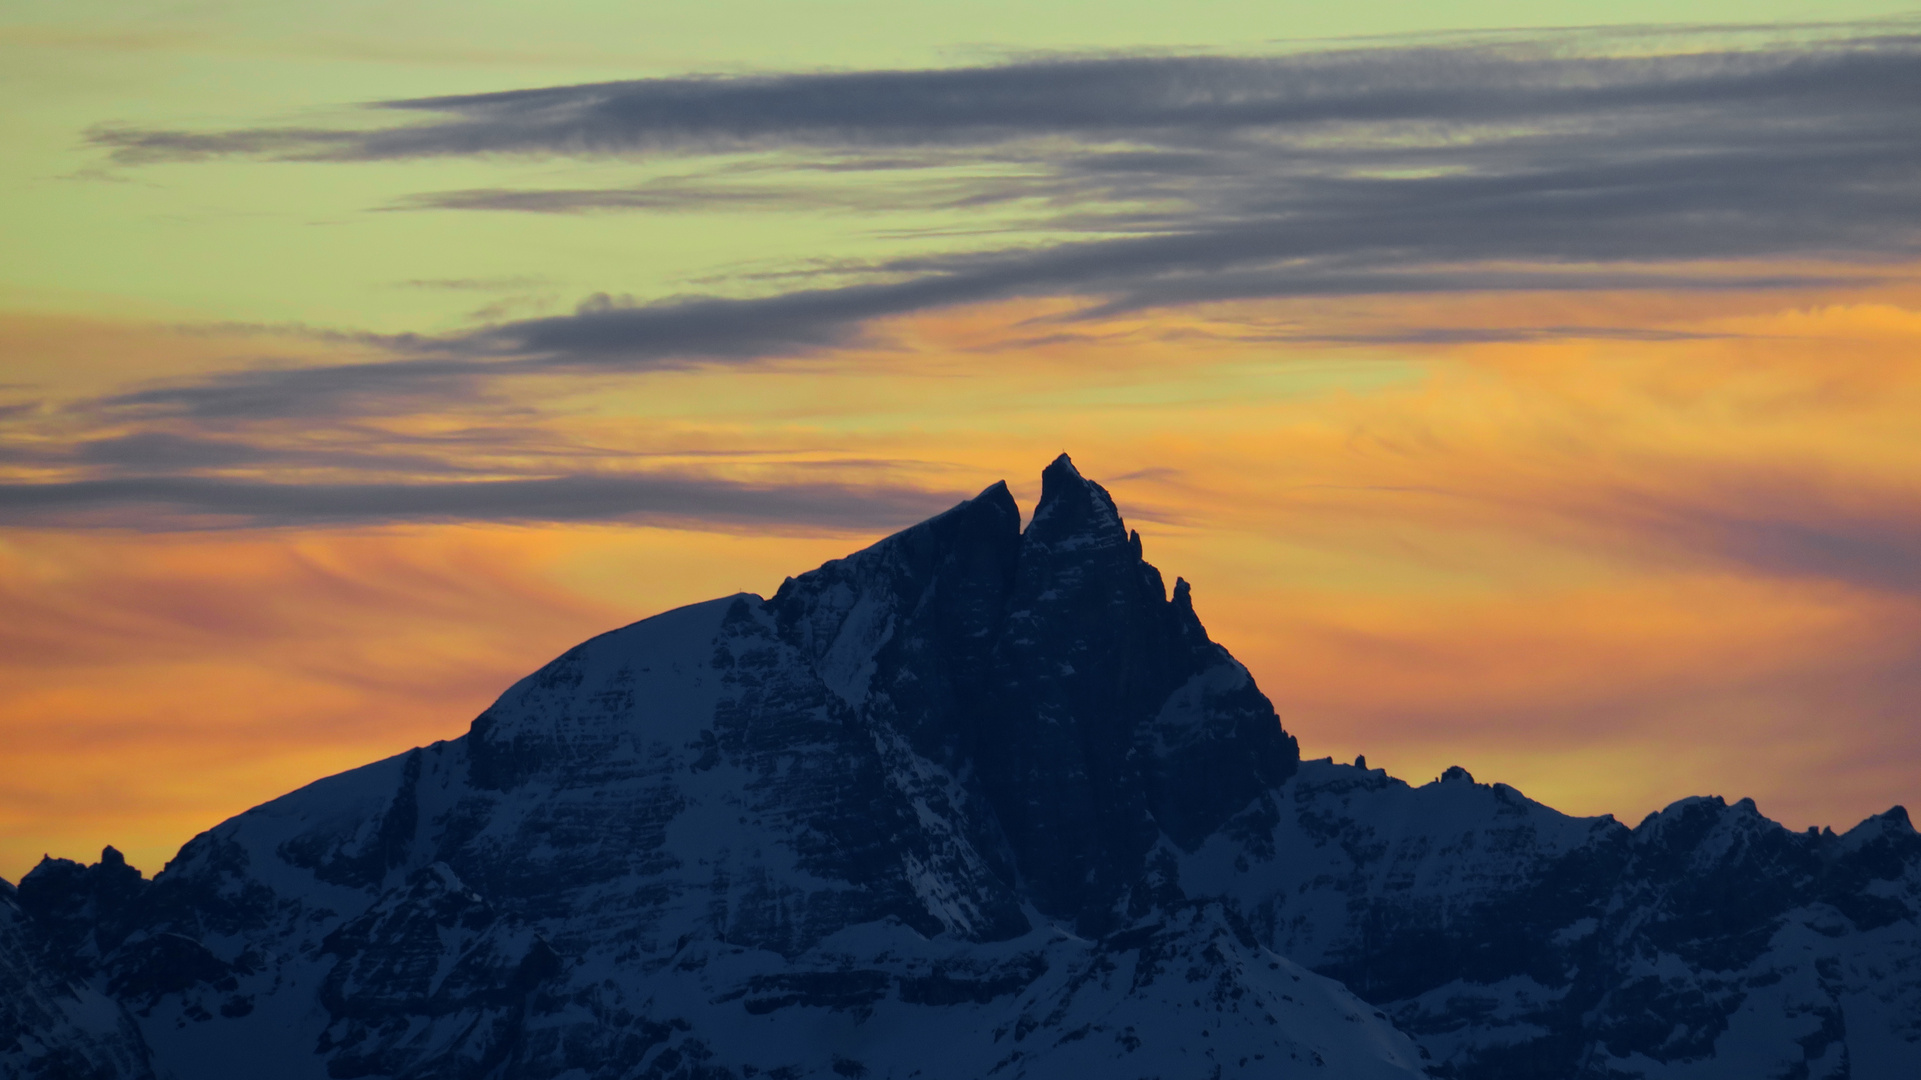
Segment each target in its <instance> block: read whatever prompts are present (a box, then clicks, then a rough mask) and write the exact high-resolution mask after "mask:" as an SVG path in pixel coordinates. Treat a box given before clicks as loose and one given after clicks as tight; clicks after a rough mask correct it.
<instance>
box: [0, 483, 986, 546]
mask: <svg viewBox="0 0 1921 1080" xmlns="http://www.w3.org/2000/svg"><path fill="white" fill-rule="evenodd" d="M955 499H956V497H955V496H948V495H941V494H937V493H932V492H927V491H920V490H914V489H909V488H894V487H886V486H860V487H855V486H847V485H839V484H823V483H797V484H784V485H782V484H766V485H757V484H746V483H739V482H733V481H727V480H718V479H710V478H702V477H693V476H672V475H646V476H642V475H578V476H560V477H546V478H533V479H509V480H462V481H448V482H437V483H435V482H429V483H418V482H414V483H275V482H267V481H254V480H233V479H225V478H217V477H201V476H156V477H130V478H116V479H101V480H80V481H72V482H67V483H37V484H0V525H8V526H14V527H60V528H73V527H82V528H84V527H88V526H102V527H114V528H139V529H144V530H149V531H165V530H170V529H205V528H238V527H252V528H259V527H276V526H316V525H386V524H399V523H409V522H448V521H476V520H480V521H504V522H528V523H533V522H595V521H606V522H613V521H619V522H629V523H642V524H661V525H679V526H683V527H693V528H714V529H731V528H743V527H751V528H755V529H760V530H766V529H770V528H773V529H781V528H791V529H804V530H821V531H829V532H872V531H877V530H885V529H889V528H895V527H899V526H903V525H906V524H910V523H912V522H913V521H915V520H918V519H920V518H922V517H926V516H927V515H929V514H931V513H934V512H937V511H939V510H941V509H944V508H946V507H947V506H950V505H952V504H953V502H954V501H955Z"/></svg>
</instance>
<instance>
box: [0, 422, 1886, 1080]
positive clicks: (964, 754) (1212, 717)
mask: <svg viewBox="0 0 1921 1080" xmlns="http://www.w3.org/2000/svg"><path fill="white" fill-rule="evenodd" d="M1043 485H1044V486H1043V493H1042V496H1041V500H1040V503H1039V505H1038V506H1037V507H1036V508H1035V512H1034V515H1033V518H1032V520H1031V521H1030V522H1029V524H1028V526H1027V527H1026V529H1025V530H1023V529H1022V528H1021V526H1020V515H1019V511H1018V508H1017V507H1016V506H1015V504H1014V502H1013V499H1012V498H1011V496H1009V494H1008V492H1007V489H1006V488H1005V487H1004V486H1002V485H996V486H994V487H992V488H989V489H988V490H987V491H985V492H983V493H982V494H981V495H980V496H978V497H977V498H975V499H972V500H969V501H967V502H965V503H962V504H961V505H959V506H957V507H955V508H954V509H953V510H951V511H949V512H947V513H945V514H942V515H940V516H938V517H936V518H933V519H931V520H929V521H927V522H923V523H922V524H920V525H917V526H915V527H913V528H911V529H908V530H906V531H904V532H902V533H899V534H897V535H895V536H892V537H889V538H888V539H886V540H884V541H881V542H880V543H878V544H876V545H874V546H873V547H871V548H868V549H867V550H865V551H862V552H859V553H858V554H855V555H852V556H850V557H848V558H846V559H841V560H837V561H834V562H830V563H828V564H827V565H825V566H823V567H821V568H820V569H818V570H815V571H813V572H811V573H808V574H805V575H802V576H801V577H798V578H794V579H790V580H789V581H788V582H786V583H785V584H784V585H783V586H782V587H781V589H780V590H779V591H778V592H777V593H775V595H774V596H773V597H772V598H769V599H762V598H760V597H758V596H752V595H746V594H743V595H739V596H732V597H726V598H722V599H719V600H715V601H711V602H708V603H704V604H697V605H694V606H692V607H687V608H682V609H679V610H677V611H672V612H668V613H666V614H663V615H660V616H657V617H655V618H652V619H648V620H645V621H643V622H640V623H636V624H634V625H632V626H629V627H626V628H623V629H621V630H617V631H614V632H612V633H609V634H604V635H602V636H600V637H598V638H595V639H593V640H591V641H588V642H586V643H584V644H582V645H580V646H578V647H576V648H574V649H572V650H570V651H569V652H568V653H566V654H565V655H563V656H562V657H560V658H559V659H557V660H555V661H553V662H552V663H550V664H548V665H547V666H546V667H544V668H542V669H541V670H540V671H538V672H536V673H534V674H533V675H531V676H529V677H528V678H526V679H524V680H522V681H521V682H519V683H517V684H516V685H515V686H513V687H512V688H510V689H509V690H508V691H507V692H506V693H505V694H504V695H502V697H501V698H500V700H499V701H498V702H496V703H495V704H494V706H493V707H492V708H490V709H488V710H487V711H486V712H485V713H483V714H482V715H481V716H480V717H479V718H478V719H477V720H475V721H474V723H473V726H472V728H471V730H470V731H469V733H468V734H467V735H466V736H464V737H462V738H459V739H455V740H452V741H449V742H444V743H436V744H434V745H432V746H429V747H423V748H420V749H416V750H413V751H410V752H408V753H407V754H403V755H401V756H399V757H395V758H391V759H389V760H386V761H382V762H377V763H374V764H372V765H368V766H366V767H364V768H360V769H356V770H354V771H351V772H348V773H343V774H341V775H339V776H335V777H331V778H329V779H326V780H322V781H320V782H318V783H315V784H313V785H310V786H308V787H306V788H303V789H301V790H299V791H296V792H294V793H292V794H290V795H287V796H284V797H282V798H280V799H277V800H275V801H273V802H270V803H268V804H266V805H264V806H261V807H257V808H255V809H254V810H251V811H248V812H247V813H245V814H242V815H240V816H239V817H236V818H234V819H232V820H230V821H227V822H225V823H223V824H221V825H219V826H217V827H216V828H214V829H212V830H211V831H209V832H207V833H204V834H202V835H201V836H199V837H196V838H195V839H194V840H193V841H191V842H190V843H188V844H187V846H186V847H185V848H183V849H182V850H181V852H180V854H179V856H178V857H177V858H175V859H174V861H173V862H171V863H169V864H168V866H167V868H166V870H165V871H163V872H162V873H161V874H159V875H158V876H157V877H156V878H155V879H154V880H152V881H151V882H148V881H145V880H143V879H141V878H140V877H139V875H138V874H137V873H135V872H133V871H132V870H130V869H129V868H127V867H126V866H125V865H124V863H123V862H121V861H120V860H119V859H118V856H117V855H116V854H114V853H112V852H111V849H110V850H109V853H108V856H107V857H105V858H103V860H102V862H101V863H99V864H96V865H94V866H91V867H83V866H80V865H79V864H76V863H71V862H65V861H62V860H48V861H46V862H44V863H42V864H41V865H40V866H39V867H37V868H36V869H35V870H34V871H33V872H32V873H31V874H29V875H28V876H27V878H26V879H25V880H24V881H22V882H21V884H20V886H19V889H18V893H17V896H16V895H13V894H11V893H6V894H0V1073H5V1074H6V1075H19V1076H48V1077H55V1076H58V1077H66V1076H75V1077H79V1076H85V1077H99V1078H106V1077H116V1076H128V1077H146V1076H149V1075H151V1076H154V1077H158V1078H177V1080H210V1078H217V1077H229V1076H276V1077H303V1076H310V1077H316V1078H318V1077H337V1078H346V1077H363V1076H364V1077H375V1076H379V1077H403V1076H404V1077H436V1078H455V1077H473V1078H481V1077H499V1078H510V1077H511V1078H522V1077H525V1078H536V1077H538V1078H549V1077H551V1078H561V1077H566V1078H569V1080H573V1078H579V1080H588V1078H594V1080H599V1078H607V1080H612V1078H616V1077H619V1078H628V1077H687V1078H697V1077H698V1078H720V1077H727V1078H740V1080H746V1078H752V1077H768V1078H781V1080H791V1078H799V1077H823V1078H825V1077H833V1076H840V1077H873V1078H876V1080H878V1078H882V1077H897V1078H908V1077H924V1078H928V1080H934V1078H956V1080H960V1078H970V1080H971V1078H977V1077H987V1076H997V1077H998V1076H1005V1077H1037V1078H1038V1077H1121V1078H1132V1077H1151V1076H1157V1077H1166V1078H1169V1080H1172V1078H1176V1077H1231V1076H1275V1077H1292V1076H1302V1077H1305V1076H1324V1077H1358V1078H1370V1077H1381V1078H1388V1077H1414V1076H1420V1075H1424V1074H1431V1075H1434V1076H1441V1077H1474V1078H1494V1077H1603V1076H1607V1077H1616V1076H1637V1075H1639V1076H1646V1077H1772V1076H1783V1077H1789V1076H1794V1077H1823V1076H1852V1077H1858V1078H1878V1077H1906V1076H1911V1075H1915V1074H1916V1071H1917V1070H1916V1066H1915V1064H1914V1063H1915V1062H1916V1061H1921V938H1918V937H1917V934H1918V933H1921V931H1917V923H1916V918H1917V914H1918V913H1921V837H1917V836H1916V834H1915V833H1914V831H1913V830H1912V829H1911V828H1910V827H1909V826H1908V822H1907V818H1906V815H1905V814H1904V813H1902V812H1901V811H1899V810H1898V809H1897V810H1895V811H1891V812H1890V813H1889V814H1887V815H1884V816H1883V817H1880V818H1874V819H1870V820H1869V821H1868V822H1866V823H1864V824H1863V825H1861V826H1860V827H1858V828H1856V829H1855V830H1853V831H1851V832H1849V833H1848V834H1846V835H1845V836H1835V835H1833V834H1793V833H1788V832H1787V831H1785V830H1783V829H1781V828H1780V827H1779V826H1777V825H1774V824H1773V823H1771V822H1768V821H1766V820H1765V819H1763V818H1761V817H1760V816H1759V815H1757V814H1756V813H1755V812H1754V810H1753V807H1752V805H1751V804H1747V803H1742V804H1737V805H1736V806H1733V807H1729V806H1726V805H1725V804H1723V803H1722V802H1720V801H1719V800H1690V801H1687V802H1684V803H1680V804H1677V805H1676V806H1674V807H1671V808H1669V809H1668V810H1667V811H1665V812H1663V813H1662V814H1659V815H1655V816H1654V817H1651V818H1650V819H1649V820H1648V821H1647V822H1644V823H1643V824H1642V825H1641V826H1640V827H1638V828H1636V829H1632V830H1630V829H1628V828H1626V827H1625V826H1622V825H1620V824H1618V823H1616V822H1614V821H1613V820H1612V819H1609V818H1602V819H1577V818H1569V817H1567V816H1565V815H1561V814H1558V813H1556V812H1554V811H1553V810H1550V809H1548V808H1546V807H1543V806H1540V805H1539V804H1536V803H1533V802H1530V801H1528V800H1527V799H1525V798H1523V797H1522V796H1521V795H1520V794H1519V793H1518V792H1515V791H1514V790H1513V789H1511V788H1508V787H1505V786H1503V785H1498V784H1497V785H1494V786H1492V787H1489V786H1485V785H1480V784H1476V783H1474V782H1473V780H1472V779H1471V778H1469V777H1468V776H1467V775H1466V774H1465V773H1463V772H1460V771H1458V770H1454V771H1450V773H1449V774H1448V775H1447V776H1446V777H1444V778H1442V779H1441V780H1439V781H1437V782H1435V783H1432V784H1428V785H1426V786H1423V787H1419V788H1412V787H1409V786H1408V785H1406V784H1403V783H1401V782H1400V781H1397V780H1393V779H1391V778H1388V777H1387V776H1385V775H1384V774H1382V773H1380V772H1379V771H1370V770H1367V769H1365V768H1361V767H1358V766H1355V767H1350V766H1343V765H1336V764H1333V763H1331V762H1327V761H1319V762H1306V763H1303V762H1301V761H1300V760H1299V754H1298V751H1297V749H1296V746H1295V743H1294V740H1293V739H1292V738H1291V737H1290V736H1288V735H1287V734H1286V733H1285V732H1284V731H1283V730H1282V727H1281V724H1280V722H1279V720H1278V719H1277V718H1276V716H1275V715H1274V712H1273V710H1272V708H1271V707H1270V706H1269V704H1268V702H1267V700H1266V698H1265V697H1263V696H1262V695H1261V693H1260V691H1259V690H1258V689H1257V688H1256V687H1255V685H1254V682H1253V680H1252V679H1251V678H1250V677H1249V675H1248V673H1247V671H1246V670H1245V669H1244V668H1243V667H1241V665H1240V664H1238V663H1237V662H1235V660H1234V659H1233V658H1232V657H1231V656H1229V655H1228V653H1227V652H1226V650H1224V649H1222V648H1221V647H1220V646H1218V645H1216V644H1214V643H1213V642H1212V641H1210V640H1209V639H1208V636H1207V633H1206V631H1205V630H1204V629H1203V628H1202V626H1201V624H1200V622H1199V620H1198V619H1197V618H1196V617H1195V614H1194V609H1193V605H1192V603H1191V600H1190V596H1189V591H1188V589H1187V587H1186V585H1185V583H1182V582H1177V583H1176V584H1175V586H1174V589H1173V590H1172V594H1171V596H1170V595H1169V592H1168V590H1167V589H1166V588H1165V586H1164V583H1163V582H1162V579H1161V577H1160V574H1159V572H1158V571H1156V570H1155V569H1154V568H1153V567H1152V566H1150V565H1148V564H1147V563H1146V562H1144V561H1142V559H1141V550H1140V540H1139V537H1138V536H1137V535H1134V534H1131V533H1129V532H1128V531H1127V530H1126V529H1125V527H1124V525H1123V523H1122V521H1121V518H1120V515H1119V514H1118V512H1117V511H1116V509H1115V507H1114V504H1113V502H1112V500H1111V499H1109V497H1108V495H1107V493H1106V492H1105V491H1103V490H1102V489H1101V488H1100V487H1099V486H1098V485H1096V484H1094V483H1092V482H1090V481H1087V480H1085V479H1083V478H1082V477H1081V476H1080V475H1079V474H1078V473H1077V472H1076V471H1075V469H1074V467H1073V465H1072V464H1071V463H1070V462H1069V461H1068V460H1067V458H1066V457H1065V456H1063V457H1062V458H1060V459H1059V460H1057V461H1055V462H1054V463H1053V464H1052V465H1050V466H1049V467H1048V469H1047V470H1046V472H1045V473H1044V474H1043Z"/></svg>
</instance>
